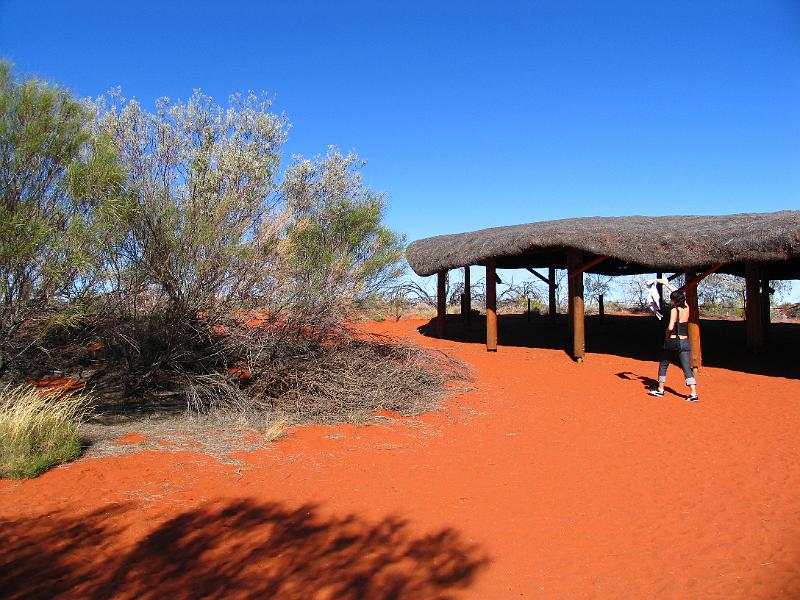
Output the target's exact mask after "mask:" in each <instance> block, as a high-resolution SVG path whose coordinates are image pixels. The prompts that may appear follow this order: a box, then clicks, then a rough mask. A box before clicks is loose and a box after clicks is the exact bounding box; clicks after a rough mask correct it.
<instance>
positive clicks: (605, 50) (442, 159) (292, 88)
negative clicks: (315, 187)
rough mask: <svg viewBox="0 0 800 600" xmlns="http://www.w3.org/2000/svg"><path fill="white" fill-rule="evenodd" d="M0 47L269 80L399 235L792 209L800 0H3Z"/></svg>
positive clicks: (132, 67)
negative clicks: (361, 169)
mask: <svg viewBox="0 0 800 600" xmlns="http://www.w3.org/2000/svg"><path fill="white" fill-rule="evenodd" d="M167 5H169V6H167ZM0 56H2V57H5V58H7V59H10V60H11V61H13V62H14V63H15V64H16V65H17V69H18V71H19V72H20V73H22V74H34V75H38V76H41V77H43V78H45V79H48V80H51V81H54V82H58V83H61V84H63V85H65V86H67V87H69V88H71V89H72V90H73V91H74V92H75V93H76V94H78V95H80V96H96V95H99V94H101V93H103V92H105V91H106V90H108V89H109V88H111V87H112V86H117V85H120V86H122V88H123V91H124V93H125V95H127V96H129V97H130V96H135V97H136V98H138V99H139V100H141V101H142V102H143V103H145V104H146V105H148V104H149V105H152V102H153V100H154V99H155V98H156V97H158V96H162V95H165V96H169V97H170V98H186V97H187V96H189V95H190V94H191V92H192V90H193V89H194V88H198V87H199V88H202V89H203V90H204V91H205V92H207V93H209V94H211V95H212V96H214V97H215V98H216V99H218V100H220V101H224V100H225V99H226V98H227V96H228V95H229V94H230V93H232V92H236V91H242V90H247V89H254V90H256V91H261V90H265V91H267V92H269V93H270V94H272V95H274V96H275V98H276V104H275V106H276V108H277V109H278V110H282V111H285V112H286V114H287V116H288V117H289V119H290V120H291V122H292V123H293V128H292V131H291V133H290V140H289V143H288V145H287V148H286V151H287V154H291V153H301V154H304V155H307V156H311V155H315V154H320V153H324V152H325V149H326V147H327V146H328V145H329V144H335V145H338V146H339V147H340V148H342V149H343V150H349V149H355V150H356V151H357V152H358V153H359V154H360V155H361V156H362V157H364V158H366V159H368V160H369V165H368V167H367V168H366V171H365V176H366V179H367V181H368V182H369V184H370V185H371V186H372V187H373V188H375V189H378V190H384V191H386V192H387V193H388V195H389V197H390V198H391V204H390V207H389V211H388V222H389V224H390V225H391V226H392V227H393V228H395V229H398V230H401V231H403V232H405V233H406V234H407V235H408V238H409V240H414V239H417V238H420V237H425V236H428V235H434V234H439V233H449V232H455V231H465V230H471V229H479V228H482V227H488V226H494V225H505V224H511V223H520V222H529V221H536V220H546V219H555V218H561V217H572V216H583V215H625V214H692V213H694V214H717V213H720V214H721V213H731V212H743V211H772V210H780V209H798V208H800V0H753V1H745V0H742V1H737V0H720V1H718V2H704V1H703V0H691V1H680V0H653V1H641V0H631V1H608V2H603V1H602V0H591V1H587V2H570V1H564V0H553V1H548V2H544V1H541V2H536V1H532V2H482V3H470V2H463V1H459V2H435V1H420V2H377V1H376V2H347V1H342V2H322V1H320V2H303V1H293V2H250V3H246V2H238V1H226V2H205V3H204V2H202V1H194V2H163V1H162V2H151V1H149V0H140V1H137V2H108V1H105V2H82V1H79V0H73V1H70V2H64V1H58V2H53V1H41V0H37V1H36V2H32V1H27V0H19V1H15V0H0Z"/></svg>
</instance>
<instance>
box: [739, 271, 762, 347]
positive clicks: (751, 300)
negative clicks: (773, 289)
mask: <svg viewBox="0 0 800 600" xmlns="http://www.w3.org/2000/svg"><path fill="white" fill-rule="evenodd" d="M758 275H759V273H758V264H756V263H754V262H752V261H747V262H745V263H744V286H745V306H744V311H745V319H746V323H745V327H746V329H747V347H748V349H750V350H751V351H752V352H760V351H761V349H762V348H763V347H764V330H763V329H762V327H761V326H762V322H761V319H762V316H761V296H760V294H759V290H758V283H759V278H758Z"/></svg>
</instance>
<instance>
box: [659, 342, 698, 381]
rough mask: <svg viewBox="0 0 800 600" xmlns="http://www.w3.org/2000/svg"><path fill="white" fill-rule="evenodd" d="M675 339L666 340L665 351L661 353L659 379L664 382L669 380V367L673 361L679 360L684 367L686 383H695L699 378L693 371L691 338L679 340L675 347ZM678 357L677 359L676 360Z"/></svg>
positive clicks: (682, 367)
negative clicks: (695, 376)
mask: <svg viewBox="0 0 800 600" xmlns="http://www.w3.org/2000/svg"><path fill="white" fill-rule="evenodd" d="M675 341H676V340H675V339H674V338H673V339H666V340H664V351H663V352H662V353H661V364H660V365H658V381H659V383H663V382H665V381H666V380H667V367H669V364H670V363H671V362H677V363H679V364H680V365H681V369H683V376H684V377H686V385H695V384H696V383H697V380H696V379H695V378H694V373H692V354H691V350H690V346H689V340H688V339H684V340H677V341H678V347H675ZM676 359H677V360H676Z"/></svg>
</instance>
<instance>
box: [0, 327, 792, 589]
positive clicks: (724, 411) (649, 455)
mask: <svg viewBox="0 0 800 600" xmlns="http://www.w3.org/2000/svg"><path fill="white" fill-rule="evenodd" d="M421 323H422V322H420V321H401V322H399V323H382V324H380V325H376V326H375V327H376V329H379V330H380V331H382V332H385V333H392V334H396V335H404V336H409V337H411V338H412V339H414V340H415V341H417V342H419V343H422V344H425V345H430V346H435V347H438V348H442V349H447V350H448V351H449V352H451V353H452V354H454V355H455V356H457V357H459V358H462V359H463V360H465V361H467V362H469V363H470V364H471V365H473V367H474V368H475V370H476V387H477V389H476V390H475V391H474V392H469V393H466V394H462V395H460V396H456V397H454V398H452V399H451V400H450V401H449V402H448V404H447V408H446V410H444V411H442V412H440V413H437V414H434V415H426V416H425V417H423V418H422V419H421V422H419V423H398V422H393V421H390V420H389V421H387V422H386V423H385V424H382V425H376V426H371V427H360V428H355V427H349V426H340V427H324V428H323V427H307V428H299V429H295V430H293V431H292V432H291V434H290V436H289V437H288V438H286V439H285V440H282V441H280V442H278V443H277V444H275V445H274V446H272V447H270V448H269V449H265V450H263V451H258V452H253V453H248V454H244V455H241V456H239V457H238V458H239V459H241V460H242V461H243V462H244V463H245V464H244V465H243V466H241V467H237V466H235V465H226V464H220V463H219V462H218V461H216V460H214V459H212V458H210V457H208V456H205V455H203V454H198V453H189V452H142V453H135V454H129V455H125V456H120V457H113V458H103V459H95V460H88V461H81V462H78V463H75V464H72V465H69V466H66V467H63V468H59V469H56V470H55V471H52V472H50V473H47V474H45V475H44V476H42V477H40V478H39V479H36V480H34V481H29V482H24V483H19V482H5V481H3V482H0V518H2V523H0V527H1V529H0V590H4V592H3V591H0V595H2V594H3V593H6V594H7V595H9V596H12V597H15V596H17V597H22V596H24V595H26V594H27V595H41V596H49V595H51V594H52V593H58V592H66V591H67V590H70V591H71V592H72V594H74V595H82V596H95V597H108V596H115V597H126V598H127V597H130V598H133V597H153V598H155V597H164V596H165V595H166V594H170V595H172V596H175V597H179V598H184V597H185V598H189V597H198V596H201V595H206V596H211V597H222V596H225V597H236V596H241V597H247V596H257V597H269V596H270V595H275V596H280V597H282V598H311V597H318V598H341V597H346V598H362V597H363V598H394V597H408V598H438V597H458V598H462V597H463V598H517V597H540V598H748V599H751V598H796V597H800V560H799V559H800V438H798V436H797V427H798V424H800V402H799V401H798V400H800V379H786V378H780V377H767V376H761V375H753V374H746V373H739V372H735V371H729V370H724V369H719V368H705V369H704V370H703V373H702V376H701V380H700V393H701V402H700V403H699V404H697V405H694V404H689V403H687V402H685V401H684V400H683V399H681V398H679V397H678V396H675V395H668V396H667V397H665V398H651V397H649V396H647V395H646V394H645V393H644V387H643V386H644V384H643V382H642V380H641V379H640V377H649V376H652V375H653V371H654V370H655V365H654V364H653V363H651V362H642V361H639V360H635V359H632V358H626V357H618V356H611V355H600V354H591V355H589V356H588V359H587V362H586V363H585V364H583V365H577V364H574V363H572V362H570V361H569V360H568V359H567V358H566V357H565V355H564V353H563V352H562V351H559V350H548V349H539V348H514V347H501V350H500V352H498V353H497V354H488V353H486V352H485V350H484V349H483V347H482V346H481V345H479V344H464V343H455V342H450V341H438V340H431V339H429V338H425V337H423V336H421V335H420V334H418V333H417V330H416V328H417V326H419V325H421ZM620 374H621V375H620ZM670 377H671V382H670V383H671V384H672V385H673V387H674V388H675V389H677V390H679V391H683V385H679V384H680V378H679V373H678V371H677V370H673V371H671V372H670Z"/></svg>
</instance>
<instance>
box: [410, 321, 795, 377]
mask: <svg viewBox="0 0 800 600" xmlns="http://www.w3.org/2000/svg"><path fill="white" fill-rule="evenodd" d="M497 327H498V344H499V346H500V347H501V349H502V346H518V347H525V348H549V349H555V350H563V351H564V352H565V354H567V355H568V353H567V348H568V346H567V343H568V337H567V335H568V334H567V319H566V316H565V315H558V319H557V321H556V322H555V324H553V323H551V321H550V318H549V317H548V316H541V315H532V316H531V318H530V321H528V318H527V316H526V315H524V314H508V315H499V317H498V325H497ZM664 327H665V326H664V324H663V322H662V321H658V320H657V319H655V318H654V317H653V316H651V315H642V316H638V315H606V316H605V319H604V320H603V321H602V322H601V321H600V319H599V317H598V316H597V315H590V316H587V317H586V351H587V352H592V353H597V354H610V355H614V356H624V357H627V358H635V359H638V360H644V361H654V362H657V361H659V360H660V359H661V342H662V341H663V339H664ZM700 330H701V333H702V337H703V340H702V348H703V364H704V365H707V366H710V367H719V368H724V369H731V370H734V371H742V372H745V373H754V374H760V375H771V376H775V377H787V378H791V379H798V378H800V360H798V350H797V347H798V346H799V345H800V324H799V323H773V324H772V325H771V326H770V330H769V339H768V343H767V346H766V348H765V349H764V350H763V351H762V352H761V353H760V354H759V355H757V356H754V355H753V354H751V353H750V352H749V351H748V350H747V348H746V344H745V339H746V338H745V324H744V322H743V321H728V320H721V319H720V320H718V319H701V320H700ZM419 332H420V333H422V334H423V335H425V336H429V337H435V336H436V319H432V320H431V321H429V322H428V323H426V324H425V325H423V326H422V327H420V328H419ZM446 337H447V339H450V340H453V341H456V342H461V343H467V344H483V343H485V341H486V321H485V318H484V317H483V316H480V317H473V320H472V326H471V327H470V328H469V329H468V328H466V327H465V325H464V323H463V322H462V321H461V316H460V315H448V316H447V336H446ZM589 360H591V358H589ZM654 368H655V367H654Z"/></svg>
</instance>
